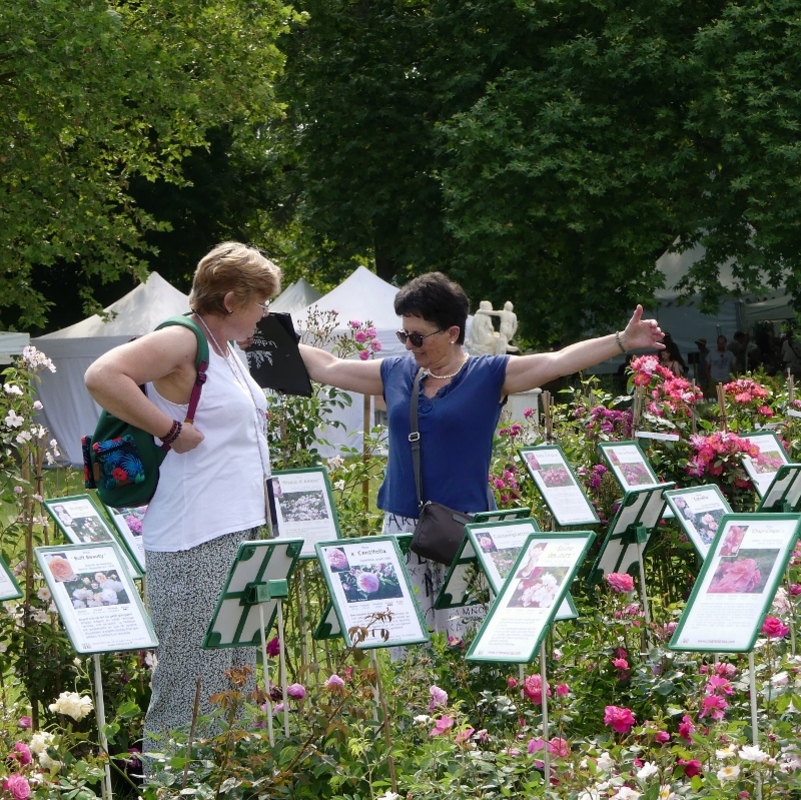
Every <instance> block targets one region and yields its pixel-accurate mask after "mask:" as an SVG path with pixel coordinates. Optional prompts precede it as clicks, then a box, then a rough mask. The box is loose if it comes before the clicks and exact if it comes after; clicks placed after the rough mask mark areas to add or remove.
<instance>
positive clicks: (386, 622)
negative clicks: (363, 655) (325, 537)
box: [315, 536, 429, 649]
mask: <svg viewBox="0 0 801 800" xmlns="http://www.w3.org/2000/svg"><path fill="white" fill-rule="evenodd" d="M315 550H316V552H317V558H318V559H319V562H320V566H321V568H322V572H323V577H324V578H325V581H326V583H327V584H328V591H329V592H330V595H331V600H332V602H333V604H334V608H335V610H336V614H337V618H338V619H339V627H340V630H341V631H342V635H343V637H344V639H345V644H346V645H347V646H348V647H352V646H353V645H354V644H356V645H357V646H358V647H359V648H362V649H372V648H376V647H392V646H395V645H407V644H422V643H423V642H427V641H428V640H429V637H428V632H427V630H426V626H425V623H424V620H423V616H422V613H421V611H420V607H419V606H418V605H417V602H416V600H415V599H414V592H413V591H412V587H411V585H410V583H409V577H408V575H407V573H406V565H405V564H404V563H403V559H402V556H401V552H400V547H399V545H398V542H397V540H396V539H395V537H394V536H365V537H362V538H359V539H342V540H340V541H337V542H325V543H323V542H318V543H317V544H316V545H315ZM379 615H381V616H382V619H381V620H379V619H378V616H379ZM384 615H386V617H384ZM354 628H367V629H368V635H367V638H366V639H364V640H363V641H360V642H355V641H354V639H353V629H354Z"/></svg>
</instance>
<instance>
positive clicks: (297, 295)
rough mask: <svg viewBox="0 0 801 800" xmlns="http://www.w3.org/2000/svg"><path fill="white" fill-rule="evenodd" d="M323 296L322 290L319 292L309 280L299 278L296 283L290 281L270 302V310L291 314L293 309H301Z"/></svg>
mask: <svg viewBox="0 0 801 800" xmlns="http://www.w3.org/2000/svg"><path fill="white" fill-rule="evenodd" d="M322 296H323V295H322V292H318V291H317V289H315V288H314V287H313V286H312V285H311V284H310V283H309V282H308V281H305V280H304V279H303V278H299V279H298V280H296V281H295V282H294V283H290V284H289V286H287V287H286V288H285V289H284V291H283V292H281V294H279V295H278V297H276V298H275V300H273V301H272V303H270V311H281V312H283V313H284V314H291V313H292V312H293V311H300V310H301V309H302V308H306V306H307V305H309V304H310V303H313V302H314V301H315V300H319V299H320V298H321V297H322Z"/></svg>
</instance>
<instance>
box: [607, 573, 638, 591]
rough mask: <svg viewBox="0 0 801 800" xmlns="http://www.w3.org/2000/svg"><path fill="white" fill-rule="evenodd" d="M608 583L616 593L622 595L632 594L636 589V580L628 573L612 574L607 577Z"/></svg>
mask: <svg viewBox="0 0 801 800" xmlns="http://www.w3.org/2000/svg"><path fill="white" fill-rule="evenodd" d="M606 582H607V583H608V584H609V587H610V588H611V589H612V591H614V592H620V593H621V594H623V593H626V592H631V591H632V590H633V589H634V578H632V577H631V575H629V574H628V573H626V572H610V573H609V574H608V575H607V576H606Z"/></svg>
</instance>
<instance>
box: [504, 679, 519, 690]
mask: <svg viewBox="0 0 801 800" xmlns="http://www.w3.org/2000/svg"><path fill="white" fill-rule="evenodd" d="M506 685H507V687H508V688H509V689H514V688H515V687H516V686H517V678H507V679H506Z"/></svg>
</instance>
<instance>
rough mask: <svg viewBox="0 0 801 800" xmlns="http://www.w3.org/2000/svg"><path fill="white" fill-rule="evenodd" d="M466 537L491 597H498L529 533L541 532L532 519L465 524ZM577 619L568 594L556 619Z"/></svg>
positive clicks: (558, 610)
mask: <svg viewBox="0 0 801 800" xmlns="http://www.w3.org/2000/svg"><path fill="white" fill-rule="evenodd" d="M465 530H466V531H467V536H468V538H469V539H470V542H471V543H472V545H473V549H474V550H475V552H476V554H477V556H478V562H479V564H480V565H481V569H482V571H483V573H484V575H485V576H486V578H487V581H488V583H489V586H490V590H491V591H492V594H493V595H494V596H496V597H497V595H498V594H500V591H501V589H502V588H503V584H504V582H505V581H506V579H507V578H508V577H509V573H510V571H511V569H512V567H513V566H514V564H515V562H516V561H517V557H518V556H519V555H520V551H521V550H522V549H523V547H524V545H525V544H526V540H527V539H528V537H529V536H530V535H531V534H532V533H537V532H539V531H540V527H539V525H537V523H536V521H535V520H534V519H527V520H524V521H521V522H496V523H495V524H487V523H484V524H480V525H476V524H471V525H466V526H465ZM577 616H578V612H577V611H576V607H575V605H574V604H573V598H572V597H571V596H570V594H569V593H568V595H567V597H566V598H565V601H564V602H563V603H562V604H561V605H560V606H559V608H558V609H557V612H556V617H555V619H556V620H557V621H559V620H563V619H575V618H576V617H577Z"/></svg>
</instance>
